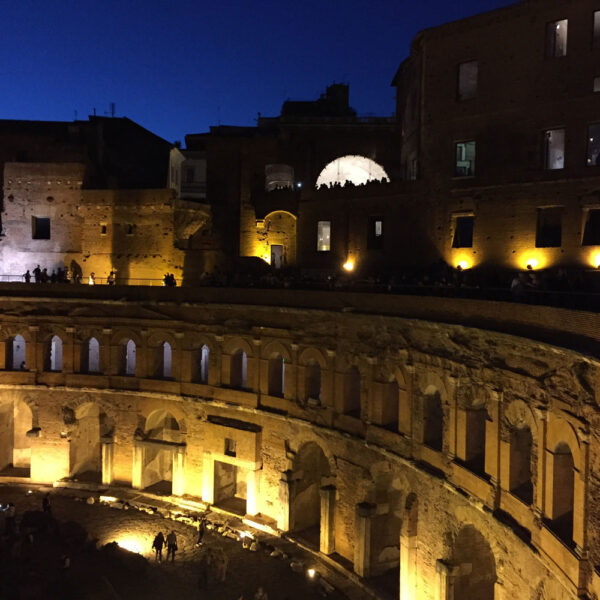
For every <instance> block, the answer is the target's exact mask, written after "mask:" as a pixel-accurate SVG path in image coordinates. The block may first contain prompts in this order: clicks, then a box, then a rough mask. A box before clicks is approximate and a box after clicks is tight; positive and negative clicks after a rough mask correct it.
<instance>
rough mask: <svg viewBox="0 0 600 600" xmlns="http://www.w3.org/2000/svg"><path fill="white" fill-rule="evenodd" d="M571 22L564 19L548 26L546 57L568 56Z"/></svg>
mask: <svg viewBox="0 0 600 600" xmlns="http://www.w3.org/2000/svg"><path fill="white" fill-rule="evenodd" d="M568 26H569V21H568V20H567V19H562V20H560V21H553V22H552V23H548V24H547V25H546V56H549V57H558V56H566V55H567V31H568Z"/></svg>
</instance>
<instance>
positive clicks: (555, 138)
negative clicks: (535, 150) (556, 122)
mask: <svg viewBox="0 0 600 600" xmlns="http://www.w3.org/2000/svg"><path fill="white" fill-rule="evenodd" d="M564 167H565V130H564V129H548V130H547V131H545V132H544V168H545V169H548V170H554V169H564Z"/></svg>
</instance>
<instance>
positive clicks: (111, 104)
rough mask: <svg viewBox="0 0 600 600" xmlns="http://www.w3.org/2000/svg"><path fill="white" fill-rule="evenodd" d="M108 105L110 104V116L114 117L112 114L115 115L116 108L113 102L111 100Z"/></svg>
mask: <svg viewBox="0 0 600 600" xmlns="http://www.w3.org/2000/svg"><path fill="white" fill-rule="evenodd" d="M109 106H110V109H109V110H110V116H111V117H113V118H114V116H115V109H116V107H115V103H114V102H111V103H110V105H109Z"/></svg>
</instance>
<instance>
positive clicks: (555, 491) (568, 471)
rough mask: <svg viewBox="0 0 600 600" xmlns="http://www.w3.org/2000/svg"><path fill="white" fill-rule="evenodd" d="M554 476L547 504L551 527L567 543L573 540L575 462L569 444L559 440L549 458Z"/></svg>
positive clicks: (550, 468)
mask: <svg viewBox="0 0 600 600" xmlns="http://www.w3.org/2000/svg"><path fill="white" fill-rule="evenodd" d="M548 463H550V464H549V469H548V470H549V471H550V472H549V475H550V476H551V477H552V480H551V482H550V483H551V487H550V492H551V496H550V498H549V499H548V502H547V505H548V507H549V512H550V514H549V515H548V516H549V517H550V523H549V526H550V529H552V531H554V533H556V535H557V536H558V537H559V538H560V539H561V540H562V541H563V542H565V543H566V544H571V543H572V541H573V518H574V509H575V462H574V460H573V453H572V452H571V448H570V447H569V444H567V443H566V442H562V441H561V442H558V443H557V444H556V445H555V446H553V449H552V451H551V452H550V457H549V460H548Z"/></svg>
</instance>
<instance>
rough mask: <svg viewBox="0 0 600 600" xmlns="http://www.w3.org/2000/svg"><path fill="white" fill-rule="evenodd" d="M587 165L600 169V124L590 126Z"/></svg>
mask: <svg viewBox="0 0 600 600" xmlns="http://www.w3.org/2000/svg"><path fill="white" fill-rule="evenodd" d="M587 136H588V142H587V165H588V167H600V123H592V124H591V125H588V131H587Z"/></svg>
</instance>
